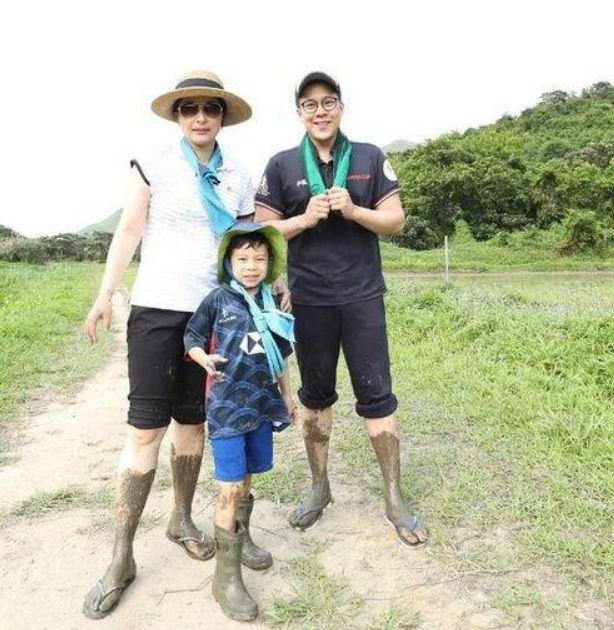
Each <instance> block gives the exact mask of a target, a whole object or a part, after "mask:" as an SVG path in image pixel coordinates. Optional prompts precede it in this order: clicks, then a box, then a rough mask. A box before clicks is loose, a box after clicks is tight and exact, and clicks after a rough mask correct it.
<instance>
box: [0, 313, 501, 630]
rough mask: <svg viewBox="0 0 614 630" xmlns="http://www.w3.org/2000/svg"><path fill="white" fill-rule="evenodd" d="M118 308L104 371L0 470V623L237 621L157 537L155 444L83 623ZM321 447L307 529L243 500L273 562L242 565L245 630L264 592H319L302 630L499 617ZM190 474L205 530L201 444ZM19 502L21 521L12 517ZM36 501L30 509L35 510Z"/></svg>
mask: <svg viewBox="0 0 614 630" xmlns="http://www.w3.org/2000/svg"><path fill="white" fill-rule="evenodd" d="M118 310H120V312H121V315H122V317H121V320H122V321H120V322H119V324H117V328H116V330H115V332H114V334H115V335H117V337H118V343H117V344H116V348H115V351H114V353H113V355H112V357H111V358H110V360H109V361H108V363H107V365H106V367H104V368H103V369H102V370H101V371H100V372H99V373H98V374H97V375H96V376H95V377H94V378H92V379H91V380H90V381H89V382H87V383H85V384H84V385H83V386H82V387H81V389H80V391H78V392H76V393H75V395H74V398H73V399H72V400H71V401H68V402H67V401H65V400H64V401H58V402H55V403H52V404H50V405H49V407H48V408H47V409H45V411H44V413H43V414H42V415H38V416H34V417H32V418H30V419H28V423H27V425H26V426H27V428H26V429H25V432H24V434H23V439H22V440H21V442H20V446H19V450H18V452H17V453H16V454H15V455H16V459H15V460H14V461H13V462H12V463H11V464H10V465H7V466H5V467H4V468H0V509H1V510H3V511H4V513H5V516H4V517H3V519H2V522H1V523H0V525H1V528H2V535H3V540H4V544H3V546H2V550H1V551H0V565H1V567H2V571H1V574H0V592H1V593H2V598H1V599H0V619H1V620H2V622H1V625H2V627H6V628H12V629H18V628H28V629H30V628H37V630H42V629H44V628H49V629H58V628H61V629H63V630H68V629H71V628H86V627H99V628H121V629H122V630H130V629H141V628H142V629H145V628H147V629H148V630H150V629H156V628H165V629H166V628H179V627H181V628H185V629H189V628H198V629H199V630H200V629H202V628H232V627H245V626H244V625H242V624H233V623H231V622H228V620H226V618H225V617H224V616H223V615H222V613H221V612H220V609H219V608H218V606H217V604H216V603H215V602H214V600H213V598H212V596H211V592H210V584H209V579H210V577H211V575H212V572H213V568H214V562H213V561H211V562H207V563H198V562H195V561H193V560H190V559H189V558H188V557H187V556H185V555H184V554H183V553H181V552H180V551H179V550H178V549H177V548H176V547H175V546H174V545H172V544H170V543H169V542H168V541H167V540H166V538H165V537H164V530H165V525H166V516H167V515H168V513H169V509H170V505H171V501H172V496H171V493H172V490H171V488H170V480H169V471H168V465H167V462H168V445H167V444H164V445H163V454H162V456H161V464H160V467H159V469H158V476H157V481H156V483H155V485H154V490H153V492H152V496H151V498H150V501H149V503H148V505H147V507H146V510H145V514H144V519H143V523H142V526H141V528H140V529H139V531H138V533H137V540H136V544H135V553H136V559H137V564H138V576H137V580H136V582H135V583H134V584H133V585H132V586H131V587H130V589H129V590H128V591H127V593H126V595H125V597H124V599H123V601H122V603H121V604H120V606H119V607H118V609H117V610H116V611H115V612H114V613H113V614H112V615H111V616H109V617H108V618H106V619H105V620H103V621H97V622H93V621H89V620H87V619H85V618H84V617H83V615H82V613H81V604H82V600H83V596H84V594H85V592H86V591H87V589H88V588H89V586H90V585H91V584H92V583H93V582H94V581H95V580H96V579H97V578H98V577H99V576H100V575H101V573H102V572H103V569H104V567H105V565H106V563H107V562H108V560H109V557H110V540H111V514H112V488H113V475H114V472H115V468H116V464H117V459H118V455H119V451H120V449H121V445H122V442H123V436H124V416H125V409H126V400H125V394H126V389H127V379H126V367H125V347H124V345H123V342H122V339H123V325H124V323H123V320H124V317H125V312H126V307H125V305H124V306H123V307H122V308H121V309H118ZM276 448H277V455H276V456H277V457H278V458H279V460H280V461H281V460H283V459H284V458H285V459H288V460H290V459H291V460H292V461H293V465H295V466H296V468H295V469H300V470H301V473H300V474H301V477H300V480H299V481H300V484H299V485H300V486H301V487H302V486H304V485H305V484H303V483H302V482H303V480H304V481H306V479H307V478H306V476H304V475H305V473H306V461H305V460H304V456H303V454H302V446H301V440H300V435H299V432H298V431H296V430H292V431H286V432H285V433H284V434H282V435H281V436H280V439H279V440H278V446H277V447H276ZM332 451H333V456H332V462H331V470H333V471H335V470H337V473H335V472H333V473H332V488H333V494H334V496H335V503H334V504H333V506H332V507H331V508H330V509H329V510H328V511H327V512H326V514H325V517H324V519H323V520H322V521H321V522H320V523H319V524H318V525H317V526H316V527H314V528H312V530H310V531H309V532H307V533H304V534H300V533H297V532H295V531H293V530H291V529H290V528H289V527H288V526H287V521H286V518H287V515H288V514H289V512H290V510H291V509H292V503H293V499H289V500H287V501H285V502H274V501H270V500H259V501H258V502H257V504H256V508H255V517H254V521H255V523H256V524H257V525H258V529H256V530H255V537H256V538H257V539H258V540H259V542H261V543H262V544H263V545H264V546H266V547H267V548H268V549H270V550H271V552H272V553H273V555H274V558H275V563H274V566H273V568H272V569H270V570H269V571H267V572H265V573H260V574H259V573H255V572H249V571H248V570H246V571H245V578H246V583H247V585H248V587H249V589H250V590H251V592H252V593H253V595H254V596H255V597H256V598H257V600H258V601H259V602H260V604H261V609H262V611H263V615H262V616H261V620H260V621H259V623H255V624H253V627H264V626H263V624H264V622H265V621H266V615H270V614H271V613H272V612H273V610H274V606H273V599H274V598H275V597H277V598H285V599H286V600H287V601H288V600H290V599H291V598H292V597H293V596H294V595H295V594H296V593H299V594H301V593H302V594H303V595H304V596H305V597H306V599H307V600H308V601H307V605H309V601H312V602H313V601H314V598H317V597H322V598H323V599H322V601H323V602H324V604H322V606H320V608H321V609H323V608H325V607H326V605H328V606H329V607H331V609H332V611H333V613H332V614H331V615H329V618H328V620H326V619H324V620H322V619H319V618H318V617H317V614H320V613H322V610H320V611H319V612H318V610H316V611H315V613H314V614H316V616H315V618H314V619H313V620H312V624H313V625H312V626H310V625H309V623H308V621H306V622H301V624H299V627H302V628H304V627H328V626H327V625H326V624H328V623H330V625H331V626H334V627H339V625H341V624H342V625H344V626H346V627H348V628H352V627H360V628H367V627H371V628H373V627H388V628H395V627H398V628H409V627H418V626H419V627H422V628H491V627H498V626H500V625H501V624H502V623H504V619H505V618H504V617H503V615H502V614H501V613H500V612H499V611H497V610H496V609H494V608H493V607H492V606H491V604H490V603H489V597H488V595H487V593H486V591H485V589H484V588H482V587H481V586H479V585H478V584H476V583H474V582H472V581H471V580H467V579H457V578H456V577H455V575H456V574H455V573H453V572H451V570H450V565H449V563H448V562H444V561H442V560H441V559H440V557H439V556H438V555H437V554H436V553H434V551H433V549H432V548H431V546H427V547H425V548H422V549H420V550H413V549H408V548H406V547H403V546H402V545H400V544H398V543H397V542H396V540H395V537H394V536H393V534H392V531H391V529H390V527H389V526H387V525H386V524H385V522H384V520H383V514H382V502H381V500H380V499H379V498H378V497H376V496H374V495H373V493H372V492H371V491H370V490H369V489H365V488H363V487H361V485H359V484H358V483H356V482H354V481H353V480H352V479H350V478H344V476H343V475H342V474H340V473H339V472H338V470H339V467H336V465H335V455H334V452H335V445H334V443H333V447H332ZM202 479H203V485H202V486H201V489H200V490H199V491H198V492H197V497H196V499H195V505H194V512H195V514H196V519H195V520H196V521H197V523H199V524H201V525H202V526H203V527H204V529H205V530H206V531H208V532H211V529H212V525H211V518H212V509H211V499H212V497H211V490H210V489H211V483H210V480H211V475H210V453H209V451H208V449H207V451H206V455H205V464H204V466H203V471H202ZM294 481H295V482H296V479H295V480H294ZM66 487H71V491H70V492H68V493H66V497H68V498H64V499H62V497H61V495H58V496H59V497H60V498H57V501H56V504H55V505H51V506H48V505H47V503H45V497H47V499H48V497H49V496H51V495H50V494H47V495H42V494H41V493H43V492H45V493H54V492H57V491H59V490H61V489H63V488H66ZM23 502H26V503H23ZM19 505H21V506H22V507H21V515H19V514H18V513H16V506H19ZM41 506H42V507H41ZM45 507H47V509H46V511H44V513H43V514H42V515H40V514H39V515H37V514H35V512H36V510H37V509H39V510H42V509H44V508H45ZM6 514H12V515H8V516H7V515H6ZM303 560H304V561H305V562H306V564H305V562H303ZM302 562H303V564H301V563H302ZM309 563H311V564H309ZM301 566H302V567H303V574H301V570H300V569H301ZM305 567H307V569H308V571H307V573H309V570H310V569H309V567H312V568H313V567H317V568H319V569H321V574H318V575H317V576H315V577H314V576H313V575H312V574H309V575H305ZM312 573H313V572H312ZM327 589H328V590H327ZM331 599H332V600H334V601H330V600H331ZM322 614H323V613H322ZM286 620H287V619H286ZM386 624H387V625H386Z"/></svg>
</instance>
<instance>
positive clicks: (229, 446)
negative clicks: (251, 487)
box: [210, 421, 273, 482]
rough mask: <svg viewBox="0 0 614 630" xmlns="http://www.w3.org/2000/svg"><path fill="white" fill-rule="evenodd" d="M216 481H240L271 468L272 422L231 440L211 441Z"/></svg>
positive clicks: (264, 423)
mask: <svg viewBox="0 0 614 630" xmlns="http://www.w3.org/2000/svg"><path fill="white" fill-rule="evenodd" d="M210 442H211V450H212V451H213V463H214V465H215V478H216V479H217V480H218V481H229V482H230V481H241V480H242V479H244V478H245V476H246V475H252V474H254V473H262V472H266V471H267V470H271V468H273V423H271V422H267V421H265V422H262V423H261V424H260V426H259V427H258V428H257V429H254V430H253V431H250V432H249V433H244V434H242V435H235V436H234V437H230V438H221V439H217V440H210Z"/></svg>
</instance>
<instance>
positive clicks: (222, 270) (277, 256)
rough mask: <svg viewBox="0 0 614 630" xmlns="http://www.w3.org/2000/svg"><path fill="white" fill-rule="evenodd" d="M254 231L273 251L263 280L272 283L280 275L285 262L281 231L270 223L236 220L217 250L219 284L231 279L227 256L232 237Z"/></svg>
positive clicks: (283, 240) (284, 246) (283, 241)
mask: <svg viewBox="0 0 614 630" xmlns="http://www.w3.org/2000/svg"><path fill="white" fill-rule="evenodd" d="M254 233H258V234H262V236H264V237H265V238H266V240H267V242H268V243H269V246H270V247H271V251H272V252H273V255H272V257H271V260H270V261H269V270H268V273H267V275H266V278H265V279H264V281H265V282H267V283H268V284H272V283H273V282H274V281H275V280H276V279H277V278H278V277H279V276H280V275H281V272H282V271H283V268H284V264H285V262H286V241H285V239H284V237H283V235H282V233H281V232H280V231H279V230H277V229H276V228H274V227H272V226H271V225H260V224H259V223H238V222H237V223H235V224H234V225H233V226H232V227H231V228H230V229H229V230H227V231H226V232H225V233H224V236H222V240H221V241H220V244H219V247H218V250H217V279H218V282H220V284H221V283H222V282H230V280H231V279H232V275H231V273H230V272H231V271H232V269H231V267H230V261H229V260H228V256H227V254H228V248H229V247H230V243H231V241H232V239H233V238H234V237H235V236H239V235H242V234H254ZM225 261H227V262H225Z"/></svg>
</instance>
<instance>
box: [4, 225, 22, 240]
mask: <svg viewBox="0 0 614 630" xmlns="http://www.w3.org/2000/svg"><path fill="white" fill-rule="evenodd" d="M19 236H21V234H19V232H15V230H12V229H11V228H10V227H6V225H0V239H2V238H17V237H19Z"/></svg>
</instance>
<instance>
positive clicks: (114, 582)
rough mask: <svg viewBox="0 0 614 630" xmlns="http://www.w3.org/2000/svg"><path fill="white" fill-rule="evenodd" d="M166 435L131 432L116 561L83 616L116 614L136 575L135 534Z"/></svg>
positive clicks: (121, 480)
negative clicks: (125, 589)
mask: <svg viewBox="0 0 614 630" xmlns="http://www.w3.org/2000/svg"><path fill="white" fill-rule="evenodd" d="M165 431H166V429H165V428H162V429H135V428H134V427H129V428H128V439H127V441H126V445H125V447H124V450H123V452H122V456H121V459H120V465H119V471H118V476H117V502H116V508H115V524H114V530H113V535H114V542H113V557H112V559H111V564H110V565H109V566H108V568H107V570H106V571H105V574H104V575H103V577H102V579H101V580H100V581H99V582H97V583H96V584H95V585H94V586H93V587H92V589H91V590H90V592H89V593H88V594H87V595H86V597H85V602H84V604H83V612H84V613H85V615H87V616H88V617H92V618H99V617H104V616H105V615H106V614H108V613H109V612H110V611H111V610H113V608H114V607H115V606H116V605H117V602H118V601H119V599H120V597H121V595H122V593H123V591H124V588H125V587H126V586H127V585H128V584H129V583H130V582H131V581H132V580H133V579H134V576H135V575H136V563H135V562H134V555H133V548H132V544H133V542H134V534H135V532H136V529H137V527H138V524H139V520H140V519H141V514H142V513H143V508H144V507H145V503H146V501H147V497H148V496H149V491H150V490H151V485H152V483H153V480H154V475H155V472H156V470H155V466H156V462H157V460H158V451H159V449H160V442H161V440H162V437H163V436H164V433H165Z"/></svg>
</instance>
